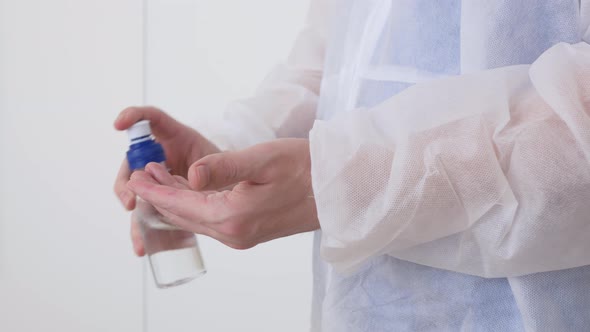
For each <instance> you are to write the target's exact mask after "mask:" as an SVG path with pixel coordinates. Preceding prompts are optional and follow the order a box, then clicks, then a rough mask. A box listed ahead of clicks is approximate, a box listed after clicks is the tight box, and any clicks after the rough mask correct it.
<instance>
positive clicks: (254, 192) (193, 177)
mask: <svg viewBox="0 0 590 332" xmlns="http://www.w3.org/2000/svg"><path fill="white" fill-rule="evenodd" d="M310 167H311V165H310V156H309V142H308V140H306V139H279V140H275V141H271V142H268V143H263V144H259V145H256V146H253V147H251V148H248V149H245V150H241V151H234V152H224V153H217V154H212V155H209V156H206V157H204V158H202V159H200V160H199V161H197V162H196V163H194V164H193V165H192V166H191V167H190V169H189V172H188V181H187V180H185V179H182V178H178V177H173V176H171V175H170V174H168V172H166V170H165V169H164V167H162V166H161V165H159V164H156V163H151V164H149V165H147V167H146V170H145V172H135V173H134V174H133V175H132V176H131V180H130V181H129V182H128V183H127V187H128V188H129V189H130V190H132V191H133V192H134V193H136V194H137V195H138V196H140V197H141V198H143V199H144V200H146V201H148V202H149V203H151V204H152V205H154V206H155V207H156V209H157V210H158V211H159V212H160V213H161V214H162V215H164V216H165V217H166V218H167V221H168V222H170V223H171V224H174V225H176V226H178V227H180V228H182V229H185V230H188V231H192V232H195V233H199V234H204V235H207V236H210V237H212V238H215V239H217V240H219V241H220V242H222V243H224V244H226V245H228V246H230V247H232V248H236V249H247V248H251V247H253V246H255V245H257V244H259V243H262V242H266V241H269V240H272V239H275V238H279V237H283V236H288V235H292V234H296V233H301V232H306V231H312V230H315V229H318V228H319V222H318V218H317V211H316V206H315V200H314V197H313V192H312V187H311V176H310ZM233 184H236V185H235V186H233V188H232V189H231V190H224V191H217V190H218V189H220V188H225V187H227V186H230V185H233Z"/></svg>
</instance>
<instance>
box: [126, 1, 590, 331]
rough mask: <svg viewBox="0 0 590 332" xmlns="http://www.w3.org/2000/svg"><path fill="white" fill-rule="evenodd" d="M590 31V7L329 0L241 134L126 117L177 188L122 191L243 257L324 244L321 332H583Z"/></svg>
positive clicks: (236, 116)
mask: <svg viewBox="0 0 590 332" xmlns="http://www.w3.org/2000/svg"><path fill="white" fill-rule="evenodd" d="M589 25H590V1H588V0H581V1H578V0H563V1H553V0H523V1H483V0H474V1H459V0H445V1H426V0H416V1H394V0H371V1H354V0H346V1H333V0H315V1H312V5H311V9H310V12H309V16H308V19H307V23H306V25H305V27H304V29H303V30H302V32H301V33H300V35H299V37H298V38H297V40H296V42H295V46H294V48H293V50H292V52H291V54H290V56H289V58H288V61H287V63H286V64H284V65H282V66H279V67H278V68H276V69H275V70H274V71H273V72H272V73H271V74H270V75H269V76H268V77H267V79H266V80H265V82H263V84H262V87H261V88H260V89H259V91H258V92H257V94H256V95H255V96H254V97H252V98H250V99H247V100H242V101H239V102H236V103H234V104H232V106H230V107H229V109H228V111H227V112H226V120H227V123H226V125H227V127H226V129H223V130H219V131H218V132H215V133H213V134H208V135H206V134H203V135H202V134H200V133H197V132H196V131H194V130H192V129H190V128H189V127H186V126H184V125H182V124H180V123H178V122H176V121H175V120H173V119H172V118H171V117H169V116H168V115H166V114H165V113H163V112H161V111H159V110H157V109H154V108H150V107H131V108H128V109H126V110H124V111H123V112H122V113H121V114H120V116H119V118H118V119H117V120H116V122H115V127H116V128H117V129H119V130H123V129H126V128H128V127H129V126H130V125H132V124H133V123H134V122H136V121H138V120H140V119H149V120H151V121H152V124H153V126H154V128H153V129H154V134H155V136H157V138H158V139H159V140H160V142H162V144H163V145H164V147H165V149H166V151H167V152H168V153H169V156H168V157H169V158H168V159H169V161H170V166H171V167H172V169H173V171H174V174H176V175H175V176H172V175H169V174H168V173H167V172H166V171H165V170H164V169H163V168H162V167H159V165H156V164H150V165H149V166H148V167H147V169H146V171H145V172H137V173H134V174H133V175H132V176H131V179H130V180H129V176H130V174H129V171H128V169H127V166H126V164H125V163H124V164H123V166H122V168H121V171H120V174H119V175H118V178H117V181H116V185H115V191H116V192H117V194H118V195H119V196H120V198H121V200H122V202H123V203H124V205H125V206H126V207H127V208H128V209H132V208H133V205H134V197H135V195H139V196H141V197H142V198H144V199H145V200H147V201H149V202H150V203H152V204H154V205H155V206H156V207H157V209H158V210H159V211H160V212H161V213H162V214H164V215H165V216H167V217H168V218H169V219H170V221H171V222H172V223H173V224H175V225H177V226H180V227H182V228H184V229H187V230H191V231H193V232H195V233H198V234H204V235H207V236H210V237H213V238H215V239H217V240H219V241H221V242H223V243H224V244H226V245H228V246H230V247H233V248H237V249H246V248H250V247H252V246H255V245H256V244H258V243H261V242H265V241H269V240H272V239H276V238H280V237H283V236H289V235H291V234H295V233H300V232H307V231H315V257H314V305H313V313H312V330H314V331H320V330H321V331H459V330H460V331H585V330H587V329H588V327H589V326H590V309H589V308H590V291H588V290H589V289H590V266H589V265H590V254H589V253H590V241H589V240H588V239H589V238H590V204H588V203H589V202H590V167H589V166H590V165H589V161H590V83H589V82H590V46H589V45H588V41H589V40H590V29H589ZM205 137H207V138H208V139H207V138H205ZM213 142H215V143H213ZM220 151H225V152H220ZM132 233H133V239H134V243H135V246H136V247H135V248H136V251H137V253H138V254H139V255H142V254H143V249H142V247H141V241H140V239H139V238H138V236H137V232H136V231H135V230H134V231H133V232H132Z"/></svg>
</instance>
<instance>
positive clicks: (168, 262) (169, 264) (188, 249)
mask: <svg viewBox="0 0 590 332" xmlns="http://www.w3.org/2000/svg"><path fill="white" fill-rule="evenodd" d="M127 134H128V136H129V142H130V144H129V151H127V161H128V162H129V168H130V169H131V170H132V171H136V170H142V169H143V168H144V167H145V165H147V164H148V163H150V162H157V163H161V164H164V163H165V160H166V158H165V155H164V150H163V149H162V146H161V145H160V144H159V143H157V142H156V141H155V140H154V139H153V137H152V132H151V128H150V123H149V121H148V120H144V121H139V122H137V123H136V124H134V125H133V126H132V127H130V128H129V129H128V130H127ZM133 218H134V220H136V221H137V222H138V223H139V225H140V229H141V233H142V237H143V244H144V248H145V252H146V254H147V256H148V258H149V261H150V265H151V268H152V273H153V275H154V280H155V282H156V285H157V286H158V287H159V288H167V287H172V286H177V285H181V284H184V283H186V282H189V281H191V280H193V279H194V278H196V277H199V276H201V275H203V274H205V273H206V269H205V266H204V264H203V259H202V258H201V252H200V251H199V246H198V243H197V238H196V236H195V234H193V233H191V232H187V231H184V230H181V229H179V228H177V227H175V226H173V225H170V224H168V223H166V222H165V220H166V219H165V217H164V216H162V215H161V214H160V213H159V212H158V211H157V210H156V209H155V208H154V207H153V206H152V205H151V204H150V203H148V202H146V201H144V200H142V199H141V198H139V197H138V198H137V204H136V207H135V210H134V211H133Z"/></svg>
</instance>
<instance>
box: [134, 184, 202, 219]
mask: <svg viewBox="0 0 590 332" xmlns="http://www.w3.org/2000/svg"><path fill="white" fill-rule="evenodd" d="M127 187H128V188H129V189H130V190H132V191H133V192H134V193H135V194H137V195H138V196H140V197H141V198H143V199H144V200H146V201H147V202H149V203H150V204H152V205H153V206H155V207H157V208H159V209H164V210H166V211H168V212H170V213H172V214H174V215H176V216H179V217H181V218H184V219H188V220H193V221H195V222H200V221H203V220H211V215H210V212H211V210H212V209H210V205H208V203H209V202H208V200H207V199H206V197H207V196H206V195H205V194H203V193H199V192H194V191H191V190H186V189H178V188H174V187H170V186H166V185H161V184H159V183H158V182H157V181H156V180H155V179H154V178H153V177H152V176H151V175H150V174H149V173H147V172H134V173H133V175H132V176H131V180H130V181H129V182H128V183H127Z"/></svg>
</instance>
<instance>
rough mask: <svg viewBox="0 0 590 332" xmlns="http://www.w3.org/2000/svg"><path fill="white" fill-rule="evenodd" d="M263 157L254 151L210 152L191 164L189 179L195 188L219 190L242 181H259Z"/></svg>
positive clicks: (191, 185)
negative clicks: (258, 174) (258, 171)
mask: <svg viewBox="0 0 590 332" xmlns="http://www.w3.org/2000/svg"><path fill="white" fill-rule="evenodd" d="M262 162H263V161H262V160H261V158H260V157H259V156H258V155H257V154H255V153H252V151H249V150H248V149H247V150H241V151H230V152H221V153H215V154H210V155H208V156H206V157H204V158H202V159H200V160H198V161H196V162H195V163H194V164H192V165H191V167H190V168H189V171H188V181H189V184H190V187H191V188H192V189H194V190H205V189H206V190H218V189H221V188H224V187H227V186H230V185H232V184H236V183H238V182H242V181H252V182H257V174H256V173H257V170H259V169H261V166H262Z"/></svg>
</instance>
